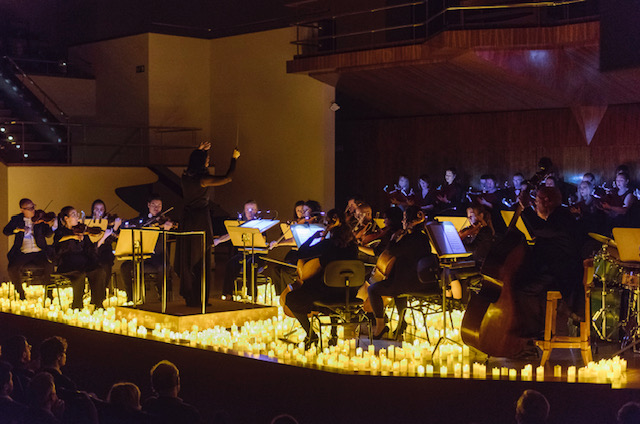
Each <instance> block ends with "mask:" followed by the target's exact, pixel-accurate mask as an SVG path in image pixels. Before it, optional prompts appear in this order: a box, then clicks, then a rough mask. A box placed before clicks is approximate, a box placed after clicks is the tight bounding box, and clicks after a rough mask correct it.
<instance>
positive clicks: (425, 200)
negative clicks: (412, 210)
mask: <svg viewBox="0 0 640 424" xmlns="http://www.w3.org/2000/svg"><path fill="white" fill-rule="evenodd" d="M418 186H419V187H420V190H419V192H418V200H417V204H418V206H420V209H422V212H424V214H425V215H427V216H432V215H433V211H434V210H435V207H436V200H437V199H436V191H435V189H433V188H432V187H431V180H430V179H429V176H428V175H426V174H422V175H420V177H419V178H418Z"/></svg>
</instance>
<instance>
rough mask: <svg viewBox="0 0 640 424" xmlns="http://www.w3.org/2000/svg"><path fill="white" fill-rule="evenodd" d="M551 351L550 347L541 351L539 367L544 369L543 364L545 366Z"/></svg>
mask: <svg viewBox="0 0 640 424" xmlns="http://www.w3.org/2000/svg"><path fill="white" fill-rule="evenodd" d="M551 350H552V348H551V347H549V348H548V349H543V350H542V358H541V359H540V366H541V367H544V364H546V363H547V361H548V360H549V357H550V356H551Z"/></svg>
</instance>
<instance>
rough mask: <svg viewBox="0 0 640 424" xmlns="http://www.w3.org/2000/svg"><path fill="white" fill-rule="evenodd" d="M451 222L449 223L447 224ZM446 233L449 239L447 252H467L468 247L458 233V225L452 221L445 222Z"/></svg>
mask: <svg viewBox="0 0 640 424" xmlns="http://www.w3.org/2000/svg"><path fill="white" fill-rule="evenodd" d="M447 224H449V225H447ZM444 235H445V237H446V239H447V252H446V253H452V254H456V255H457V254H461V253H466V252H467V249H465V248H464V244H463V243H462V240H461V239H460V236H459V235H458V231H457V230H456V227H455V226H454V225H453V224H451V223H444Z"/></svg>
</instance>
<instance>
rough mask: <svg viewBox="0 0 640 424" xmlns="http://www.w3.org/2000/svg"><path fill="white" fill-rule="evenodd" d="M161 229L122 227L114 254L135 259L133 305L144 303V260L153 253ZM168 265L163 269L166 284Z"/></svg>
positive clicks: (119, 257) (120, 257) (118, 256)
mask: <svg viewBox="0 0 640 424" xmlns="http://www.w3.org/2000/svg"><path fill="white" fill-rule="evenodd" d="M159 235H160V231H159V229H155V228H122V229H121V230H120V236H119V237H118V242H117V243H116V249H115V251H114V255H115V256H116V257H117V258H118V259H124V260H129V259H130V260H132V261H133V287H132V290H133V305H134V306H137V305H140V304H142V303H144V301H145V298H144V290H142V284H143V282H144V260H145V259H147V258H149V257H151V255H153V253H154V251H155V248H156V243H157V242H158V236H159ZM166 272H167V270H166V267H165V268H164V269H163V273H165V276H164V277H165V278H164V281H165V284H166V280H167V279H166Z"/></svg>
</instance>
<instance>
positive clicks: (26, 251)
mask: <svg viewBox="0 0 640 424" xmlns="http://www.w3.org/2000/svg"><path fill="white" fill-rule="evenodd" d="M34 217H35V205H34V204H33V202H32V201H31V200H30V199H26V198H25V199H21V200H20V213H19V214H17V215H14V216H12V217H11V220H10V221H9V223H8V224H7V225H6V226H5V227H4V229H3V230H2V232H3V233H4V235H5V236H11V235H14V236H15V238H14V240H13V246H12V247H11V250H9V253H8V254H7V258H8V259H9V266H8V268H7V272H8V274H9V278H10V279H11V282H12V283H13V285H14V286H15V289H16V291H17V292H18V295H19V296H20V299H25V293H24V289H23V288H22V272H23V271H24V270H25V269H29V267H37V268H42V269H43V274H42V282H43V284H49V283H50V281H51V273H52V272H53V263H52V262H51V260H50V259H51V256H52V255H51V251H50V247H49V246H48V245H47V240H46V238H47V237H50V236H51V235H52V234H53V230H52V229H51V225H52V224H53V220H51V221H49V222H44V221H43V220H36V221H35V222H34V221H33V219H32V218H34Z"/></svg>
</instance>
